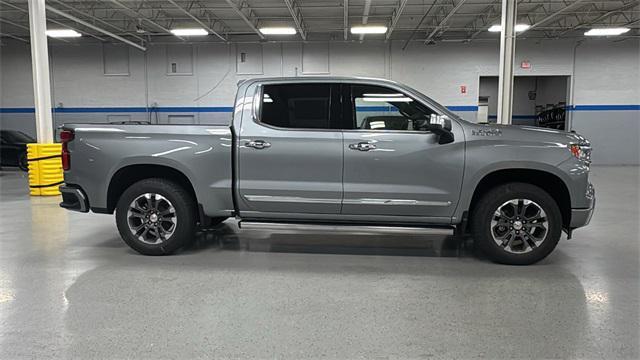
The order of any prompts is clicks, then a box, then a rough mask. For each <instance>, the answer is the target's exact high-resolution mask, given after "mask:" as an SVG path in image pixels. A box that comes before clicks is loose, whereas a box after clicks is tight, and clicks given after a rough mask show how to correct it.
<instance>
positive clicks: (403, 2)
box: [386, 0, 409, 40]
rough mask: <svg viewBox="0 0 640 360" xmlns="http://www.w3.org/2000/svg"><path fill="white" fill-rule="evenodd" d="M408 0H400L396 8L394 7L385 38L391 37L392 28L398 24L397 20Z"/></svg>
mask: <svg viewBox="0 0 640 360" xmlns="http://www.w3.org/2000/svg"><path fill="white" fill-rule="evenodd" d="M408 1H409V0H400V3H399V4H398V8H396V9H395V10H394V11H393V16H392V17H391V24H390V25H389V30H387V36H386V39H387V40H389V38H390V37H391V34H392V33H393V30H394V29H395V28H396V25H397V24H398V20H400V16H402V12H403V11H404V8H405V6H407V2H408Z"/></svg>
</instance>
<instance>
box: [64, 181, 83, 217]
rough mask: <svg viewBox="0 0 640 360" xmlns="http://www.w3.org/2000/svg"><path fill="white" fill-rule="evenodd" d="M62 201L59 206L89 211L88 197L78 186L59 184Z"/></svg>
mask: <svg viewBox="0 0 640 360" xmlns="http://www.w3.org/2000/svg"><path fill="white" fill-rule="evenodd" d="M60 193H62V202H61V203H60V207H62V208H65V209H67V210H73V211H79V212H84V213H86V212H89V199H88V198H87V195H86V194H85V193H84V191H82V189H81V188H80V187H79V186H75V185H61V186H60Z"/></svg>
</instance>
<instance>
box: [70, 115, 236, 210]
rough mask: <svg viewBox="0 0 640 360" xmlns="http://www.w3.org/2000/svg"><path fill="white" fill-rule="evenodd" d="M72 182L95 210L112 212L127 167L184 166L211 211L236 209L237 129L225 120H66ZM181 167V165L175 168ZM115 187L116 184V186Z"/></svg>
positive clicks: (163, 168)
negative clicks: (234, 136) (224, 123)
mask: <svg viewBox="0 0 640 360" xmlns="http://www.w3.org/2000/svg"><path fill="white" fill-rule="evenodd" d="M62 128H63V129H64V130H72V131H74V133H75V138H74V140H73V141H71V142H70V143H69V144H68V149H69V153H70V154H71V168H70V169H69V170H67V171H65V180H66V183H67V185H78V186H79V187H81V188H82V189H83V190H84V191H85V193H86V196H87V198H88V201H89V204H90V207H91V209H92V210H93V211H95V212H106V213H111V212H113V210H114V206H115V204H113V203H112V201H110V198H109V195H110V194H109V192H110V191H115V190H114V189H116V188H114V186H113V185H114V184H115V183H117V182H118V181H126V179H122V177H123V175H126V174H127V172H130V171H132V170H135V172H137V173H140V171H141V170H142V171H143V172H160V173H162V172H165V171H166V172H171V171H176V170H177V171H179V172H181V173H182V175H184V177H186V179H188V181H189V182H190V183H191V185H192V187H193V190H194V194H197V201H198V203H199V204H200V205H201V206H202V210H203V211H204V213H205V214H206V215H208V216H230V215H232V214H233V196H232V145H233V144H232V134H231V129H230V128H229V127H228V126H219V125H137V124H118V125H114V124H65V125H63V127H62ZM173 169H175V170H173ZM110 189H111V190H110Z"/></svg>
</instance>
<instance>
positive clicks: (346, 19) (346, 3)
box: [342, 0, 349, 40]
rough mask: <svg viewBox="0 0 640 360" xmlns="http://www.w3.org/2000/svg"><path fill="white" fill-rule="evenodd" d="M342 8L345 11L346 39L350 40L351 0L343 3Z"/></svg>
mask: <svg viewBox="0 0 640 360" xmlns="http://www.w3.org/2000/svg"><path fill="white" fill-rule="evenodd" d="M342 8H343V11H344V15H343V22H344V39H345V40H347V39H348V38H349V0H344V1H343V2H342Z"/></svg>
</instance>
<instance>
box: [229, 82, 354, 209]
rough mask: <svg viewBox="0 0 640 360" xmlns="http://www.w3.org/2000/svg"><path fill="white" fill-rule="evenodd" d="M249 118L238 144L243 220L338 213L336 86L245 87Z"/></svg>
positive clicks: (339, 170)
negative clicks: (249, 98)
mask: <svg viewBox="0 0 640 360" xmlns="http://www.w3.org/2000/svg"><path fill="white" fill-rule="evenodd" d="M252 91H253V93H252V94H254V95H253V97H254V100H253V106H254V110H253V114H252V116H250V118H249V119H246V118H245V116H243V119H242V126H241V129H240V139H239V140H238V141H239V143H238V151H239V157H238V193H239V200H238V202H239V204H238V205H239V207H240V210H241V211H242V213H243V216H245V217H251V216H255V217H277V216H278V215H277V214H275V215H274V213H279V214H280V216H283V217H290V216H287V215H286V214H290V215H292V216H294V215H297V214H333V215H337V214H339V213H340V207H341V202H342V165H343V159H342V155H343V152H342V132H341V125H340V121H341V112H340V85H338V84H330V83H301V84H277V83H276V84H265V85H261V86H258V87H257V88H255V90H254V89H252V88H249V89H248V92H252Z"/></svg>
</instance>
